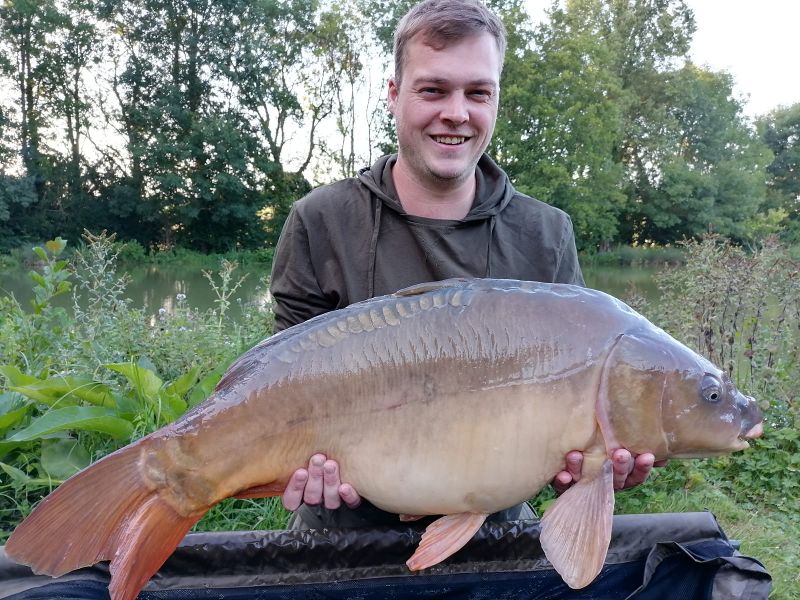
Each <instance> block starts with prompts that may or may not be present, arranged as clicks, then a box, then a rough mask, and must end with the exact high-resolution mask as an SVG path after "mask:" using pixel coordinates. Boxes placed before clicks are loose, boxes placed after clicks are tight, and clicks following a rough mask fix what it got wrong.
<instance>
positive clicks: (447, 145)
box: [389, 33, 500, 188]
mask: <svg viewBox="0 0 800 600" xmlns="http://www.w3.org/2000/svg"><path fill="white" fill-rule="evenodd" d="M499 54H500V53H499V51H498V49H497V45H496V44H495V41H494V38H493V37H492V36H491V35H489V34H488V33H483V34H480V35H475V36H471V37H468V38H465V39H463V40H460V41H457V42H454V43H452V44H449V45H447V46H444V47H442V48H441V49H439V50H436V49H434V48H432V47H431V46H429V45H427V44H425V43H424V42H423V41H422V39H420V36H416V37H415V38H412V40H411V41H410V42H409V44H408V45H407V46H406V60H405V64H404V67H403V74H402V82H401V83H400V85H399V86H398V85H397V82H396V81H395V80H394V79H391V80H390V81H389V110H390V111H391V113H392V114H393V115H394V117H395V120H396V126H397V139H398V142H399V147H400V150H399V156H400V159H399V160H400V161H402V162H403V165H404V167H405V168H406V169H408V170H409V174H410V175H412V176H414V177H415V178H416V179H417V180H418V181H420V183H427V184H432V185H435V186H436V187H439V188H441V187H447V186H450V185H458V184H460V183H463V182H464V181H465V180H466V179H467V178H469V177H471V176H473V175H474V173H475V165H476V164H477V163H478V160H479V159H480V157H481V154H483V152H484V150H486V147H487V146H488V145H489V141H490V140H491V137H492V132H493V131H494V124H495V120H496V119H497V103H498V97H499V93H500V81H499V78H500V56H499Z"/></svg>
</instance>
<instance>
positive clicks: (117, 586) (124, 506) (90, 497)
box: [5, 440, 203, 600]
mask: <svg viewBox="0 0 800 600" xmlns="http://www.w3.org/2000/svg"><path fill="white" fill-rule="evenodd" d="M141 442H144V440H142V441H140V443H136V444H132V445H130V446H127V447H125V448H122V449H121V450H118V451H117V452H114V453H113V454H110V455H108V456H106V457H105V458H103V459H102V460H100V461H98V462H97V463H95V464H93V465H92V466H90V467H88V468H86V469H85V470H83V471H81V472H80V473H77V474H76V475H74V476H73V477H71V478H70V479H68V480H67V481H65V482H64V483H63V484H61V485H60V486H59V487H58V488H57V489H56V490H55V491H54V492H53V493H51V494H50V495H49V496H47V497H46V498H45V499H44V500H43V501H42V502H41V503H40V504H39V506H37V507H36V509H35V510H34V511H33V512H32V513H31V514H30V515H29V516H28V518H26V519H25V520H24V521H23V522H22V523H21V524H20V525H19V526H18V527H17V528H16V530H15V531H14V533H12V534H11V537H10V538H9V539H8V542H7V543H6V547H5V550H6V554H7V555H8V556H9V558H11V559H12V560H14V561H16V562H18V563H21V564H25V565H28V566H30V567H31V568H32V569H33V570H34V572H36V573H45V574H47V575H52V576H54V577H56V576H59V575H63V574H64V573H68V572H69V571H72V570H75V569H78V568H81V567H87V566H90V565H93V564H94V563H96V562H99V561H103V560H109V561H111V574H112V584H111V588H110V589H111V590H112V593H111V598H112V599H113V600H129V599H132V598H135V597H136V595H137V593H138V592H139V590H140V589H141V587H142V586H143V585H144V583H145V582H146V581H147V580H148V579H149V578H150V576H151V575H152V574H153V573H155V572H156V571H157V570H158V568H159V567H160V566H161V565H162V564H163V562H164V561H165V560H166V558H167V557H168V556H169V554H170V553H171V552H172V551H173V550H174V549H175V547H176V546H177V545H178V542H180V540H181V539H182V538H183V536H184V535H185V534H186V532H187V531H188V530H189V529H190V528H191V527H192V525H193V524H194V523H195V522H197V520H198V519H199V518H200V517H201V516H202V514H203V512H201V513H199V514H195V515H191V516H189V517H186V516H183V515H180V514H178V513H177V512H176V511H175V510H174V509H173V508H172V507H171V506H170V505H169V504H168V503H166V502H165V501H164V500H163V499H161V498H160V497H159V496H158V495H157V494H156V492H155V491H154V490H153V489H152V488H151V486H148V485H147V483H146V481H145V480H144V478H143V476H142V473H141V469H140V466H139V457H140V456H141V450H142V445H141ZM115 575H116V576H115Z"/></svg>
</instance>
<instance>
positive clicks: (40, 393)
mask: <svg viewBox="0 0 800 600" xmlns="http://www.w3.org/2000/svg"><path fill="white" fill-rule="evenodd" d="M9 389H11V390H13V391H15V392H19V393H20V394H24V395H25V396H27V397H28V398H31V399H33V400H36V401H37V402H41V403H43V404H47V405H48V406H53V405H55V404H62V405H64V404H67V405H72V404H77V403H78V400H79V399H80V400H85V401H86V402H89V403H91V404H97V405H100V406H114V404H115V402H114V397H113V396H112V395H111V390H110V389H109V387H108V386H107V385H104V384H102V383H99V382H97V381H92V380H91V379H86V378H84V377H71V376H68V377H64V376H62V375H56V376H53V377H49V378H47V379H35V378H33V382H31V383H29V384H28V385H15V386H12V387H10V388H9Z"/></svg>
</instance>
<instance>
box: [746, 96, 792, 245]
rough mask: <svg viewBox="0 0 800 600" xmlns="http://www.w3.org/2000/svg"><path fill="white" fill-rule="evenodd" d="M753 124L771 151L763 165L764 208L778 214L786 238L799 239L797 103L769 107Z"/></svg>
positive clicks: (775, 214) (790, 239)
mask: <svg viewBox="0 0 800 600" xmlns="http://www.w3.org/2000/svg"><path fill="white" fill-rule="evenodd" d="M757 125H758V130H759V134H760V137H761V139H762V140H763V142H764V143H765V144H766V145H767V146H768V147H769V149H770V150H771V151H772V153H773V155H774V159H773V160H772V162H771V163H770V164H769V166H768V167H767V175H768V177H767V186H768V190H769V193H768V195H767V203H766V205H765V208H766V209H767V210H768V211H772V212H773V216H776V217H777V216H778V215H780V216H781V217H782V218H781V219H780V223H781V225H783V227H784V228H785V231H784V236H785V237H786V238H787V239H788V240H789V241H790V242H793V243H797V242H800V204H799V203H798V199H800V103H797V104H794V105H792V106H789V107H785V108H778V109H776V110H774V111H772V112H771V113H769V114H768V115H765V116H764V117H762V118H761V119H760V120H759V122H758V123H757Z"/></svg>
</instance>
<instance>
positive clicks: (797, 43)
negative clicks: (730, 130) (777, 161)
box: [527, 0, 800, 117]
mask: <svg viewBox="0 0 800 600" xmlns="http://www.w3.org/2000/svg"><path fill="white" fill-rule="evenodd" d="M527 2H528V6H529V12H530V14H531V17H532V18H533V19H534V21H536V20H538V19H541V18H543V16H544V10H545V9H546V8H547V7H549V6H550V5H551V0H527ZM687 2H688V4H689V6H690V7H691V8H692V10H693V11H694V16H695V22H696V24H697V32H696V33H695V36H694V43H693V44H692V58H693V60H694V62H695V63H697V64H699V65H707V66H708V67H709V68H711V69H713V70H714V71H728V72H729V73H731V74H732V75H733V77H734V80H735V81H736V92H737V94H738V95H739V96H741V97H742V98H743V99H745V101H746V103H745V107H744V109H745V114H747V115H748V116H751V117H752V116H756V115H760V114H763V113H766V112H769V111H770V110H772V109H773V108H777V107H778V106H780V105H784V106H788V105H791V104H795V103H797V102H800V30H798V27H800V2H799V1H798V0H687Z"/></svg>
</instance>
